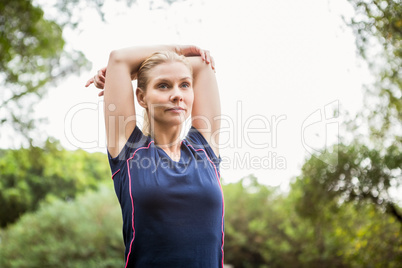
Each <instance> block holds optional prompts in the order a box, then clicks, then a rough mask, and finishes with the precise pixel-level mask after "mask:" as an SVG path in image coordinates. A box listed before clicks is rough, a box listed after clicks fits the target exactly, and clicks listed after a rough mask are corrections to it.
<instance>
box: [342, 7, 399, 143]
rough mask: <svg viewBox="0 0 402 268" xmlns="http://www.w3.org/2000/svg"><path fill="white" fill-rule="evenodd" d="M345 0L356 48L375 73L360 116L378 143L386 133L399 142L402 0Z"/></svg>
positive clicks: (386, 135)
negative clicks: (352, 11)
mask: <svg viewBox="0 0 402 268" xmlns="http://www.w3.org/2000/svg"><path fill="white" fill-rule="evenodd" d="M348 1H349V2H350V3H351V4H352V6H353V7H354V9H355V11H356V15H355V16H354V17H353V19H352V20H351V21H350V22H349V25H350V26H351V27H352V29H353V31H354V33H355V36H356V45H357V48H358V50H359V52H360V55H361V56H362V57H363V58H364V59H365V60H366V61H367V62H368V63H369V66H370V68H371V70H372V71H373V74H374V76H375V77H376V82H375V84H374V85H370V86H367V87H368V89H369V93H370V94H369V95H368V98H367V99H368V100H367V102H366V103H367V107H366V111H365V112H364V113H362V114H361V115H360V116H361V117H362V118H363V119H368V123H369V126H370V131H371V134H372V135H371V136H372V138H373V139H374V140H376V141H377V142H378V143H380V144H382V143H383V142H384V139H385V140H386V139H389V138H390V137H388V136H391V137H393V136H396V140H399V142H401V137H402V135H401V134H400V125H401V122H402V97H401V96H402V75H401V66H402V46H401V44H402V3H401V1H400V0H371V1H368V0H348ZM373 103H375V105H373ZM367 115H369V116H368V117H367ZM395 124H396V125H397V126H398V127H397V128H394V126H395ZM391 139H392V138H391Z"/></svg>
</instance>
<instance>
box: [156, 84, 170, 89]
mask: <svg viewBox="0 0 402 268" xmlns="http://www.w3.org/2000/svg"><path fill="white" fill-rule="evenodd" d="M158 88H161V89H165V88H168V86H167V85H166V84H160V85H158Z"/></svg>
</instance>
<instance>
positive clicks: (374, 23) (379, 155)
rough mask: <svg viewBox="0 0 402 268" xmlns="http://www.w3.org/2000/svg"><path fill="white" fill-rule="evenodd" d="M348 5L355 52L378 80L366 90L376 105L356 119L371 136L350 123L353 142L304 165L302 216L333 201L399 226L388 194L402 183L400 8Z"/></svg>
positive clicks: (400, 217)
mask: <svg viewBox="0 0 402 268" xmlns="http://www.w3.org/2000/svg"><path fill="white" fill-rule="evenodd" d="M349 2H350V3H351V4H352V6H353V7H354V8H355V10H356V15H355V17H354V18H353V19H352V20H351V21H350V24H349V25H350V26H351V27H352V29H353V30H354V32H355V34H356V44H357V47H358V50H359V52H360V55H361V56H362V57H363V58H364V59H366V60H367V61H368V62H369V64H370V68H371V70H372V71H373V73H374V75H375V77H376V78H377V81H376V83H375V84H374V85H371V86H370V87H371V93H370V94H371V95H370V96H371V98H372V100H374V101H375V104H374V105H373V103H372V102H367V103H366V107H365V108H364V110H363V111H361V112H360V114H358V115H357V118H360V117H361V118H363V119H366V124H367V125H368V126H369V135H368V136H363V135H362V134H360V133H359V132H360V130H361V128H362V127H363V126H364V124H362V125H358V124H357V123H356V122H357V121H358V120H351V121H350V122H348V130H349V131H350V133H351V134H352V135H353V137H354V139H353V140H352V141H350V142H346V138H345V137H341V139H342V143H341V144H339V145H334V146H333V148H332V150H330V151H332V152H334V153H332V154H327V155H325V154H321V155H315V156H312V157H311V158H310V159H308V160H307V161H306V162H305V164H304V166H303V169H302V175H301V176H300V177H299V178H298V181H299V183H302V184H303V185H304V188H303V189H304V190H305V191H306V195H305V196H304V198H303V199H302V202H301V206H302V207H304V208H305V209H302V210H300V212H301V213H303V214H304V215H306V216H307V215H310V216H314V215H319V213H318V212H319V211H320V209H321V208H320V206H324V207H325V206H326V205H328V204H332V205H333V208H336V202H357V203H360V204H362V205H364V204H367V203H370V204H374V205H375V207H376V208H377V209H379V211H380V212H387V213H389V214H390V215H392V216H393V217H395V220H397V221H398V222H399V223H400V224H401V225H402V212H401V208H400V207H399V206H398V204H397V200H395V198H394V197H393V196H392V195H391V194H390V190H391V189H398V188H399V187H400V186H401V185H402V170H401V169H400V167H401V166H402V135H401V127H402V125H401V122H402V116H401V115H402V102H401V101H402V99H401V97H400V96H401V93H402V78H401V75H400V66H401V63H402V48H401V43H402V19H401V17H402V4H401V2H400V1H390V0H387V1H377V0H374V1H367V0H349ZM374 44H376V46H374ZM373 46H374V47H375V50H373V49H372V47H373ZM374 52H375V53H376V54H374ZM319 159H322V160H325V161H324V162H322V161H321V160H319ZM334 160H336V161H334ZM334 202H335V203H334Z"/></svg>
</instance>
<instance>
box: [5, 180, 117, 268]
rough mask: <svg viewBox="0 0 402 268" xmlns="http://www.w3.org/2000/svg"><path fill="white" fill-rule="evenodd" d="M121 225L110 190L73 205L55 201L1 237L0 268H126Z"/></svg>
mask: <svg viewBox="0 0 402 268" xmlns="http://www.w3.org/2000/svg"><path fill="white" fill-rule="evenodd" d="M109 185H112V184H111V183H110V184H109ZM121 226H122V220H121V212H120V209H119V205H118V201H117V198H116V196H115V193H114V191H113V189H112V188H111V187H106V186H102V187H100V188H99V190H98V191H97V192H87V193H86V194H85V195H82V196H79V197H78V198H77V199H75V200H73V201H61V200H55V201H54V202H52V203H51V204H46V205H43V206H41V208H40V209H39V210H38V211H36V212H35V213H27V214H25V215H24V216H22V217H21V219H20V220H19V221H18V223H16V224H15V225H13V226H10V227H9V228H8V229H7V230H5V231H3V232H2V233H0V266H1V267H4V268H12V267H15V268H24V267H26V268H30V267H63V268H67V267H72V268H80V267H82V268H84V267H85V268H90V267H94V268H100V267H105V268H106V267H123V265H124V244H123V240H122V235H121Z"/></svg>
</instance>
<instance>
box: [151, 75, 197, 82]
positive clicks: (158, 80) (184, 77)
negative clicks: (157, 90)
mask: <svg viewBox="0 0 402 268" xmlns="http://www.w3.org/2000/svg"><path fill="white" fill-rule="evenodd" d="M171 80H172V79H169V78H164V77H161V78H156V79H155V83H160V82H170V81H171ZM183 80H192V78H191V77H190V76H183V77H182V78H180V79H179V81H183Z"/></svg>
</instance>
